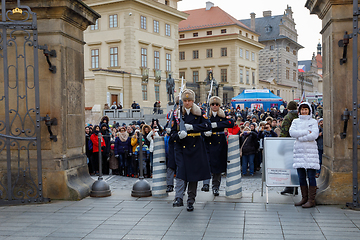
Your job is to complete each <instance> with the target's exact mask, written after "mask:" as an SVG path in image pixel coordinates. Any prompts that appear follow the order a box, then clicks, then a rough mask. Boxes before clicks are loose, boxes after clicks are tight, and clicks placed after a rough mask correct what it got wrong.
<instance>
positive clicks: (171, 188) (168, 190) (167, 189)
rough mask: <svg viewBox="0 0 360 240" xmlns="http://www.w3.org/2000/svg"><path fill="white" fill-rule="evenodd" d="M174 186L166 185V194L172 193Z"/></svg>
mask: <svg viewBox="0 0 360 240" xmlns="http://www.w3.org/2000/svg"><path fill="white" fill-rule="evenodd" d="M173 191H174V186H173V185H167V188H166V192H173Z"/></svg>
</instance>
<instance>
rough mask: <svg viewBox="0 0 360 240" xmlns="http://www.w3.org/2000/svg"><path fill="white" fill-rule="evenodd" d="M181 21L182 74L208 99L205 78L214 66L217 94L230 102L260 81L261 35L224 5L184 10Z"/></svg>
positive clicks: (188, 82) (200, 99)
mask: <svg viewBox="0 0 360 240" xmlns="http://www.w3.org/2000/svg"><path fill="white" fill-rule="evenodd" d="M185 13H187V14H189V17H188V18H187V20H184V21H182V22H180V24H179V52H180V53H179V59H180V61H179V75H180V77H181V76H183V77H184V78H185V79H186V85H187V87H189V88H191V89H193V90H194V91H195V93H196V96H197V98H196V102H202V103H203V102H205V101H206V96H207V93H208V91H209V86H206V82H205V79H206V78H207V76H208V71H209V70H210V69H212V71H213V76H214V78H215V79H216V81H217V82H218V84H219V86H218V88H217V90H216V94H217V95H218V96H220V97H221V98H223V102H224V103H229V102H230V101H231V98H232V97H234V96H237V95H238V94H239V93H241V92H242V91H243V90H244V89H249V88H250V89H252V88H256V87H257V86H258V84H259V51H260V50H261V49H262V48H263V45H262V44H261V43H259V41H258V38H259V34H258V33H257V32H255V31H253V30H251V29H250V28H249V27H247V26H245V25H244V24H243V23H241V22H240V21H238V20H236V19H235V18H233V17H232V16H230V15H229V14H227V13H226V12H225V11H223V10H222V9H221V8H219V7H216V6H214V4H213V3H211V2H207V3H206V8H201V9H195V10H189V11H185Z"/></svg>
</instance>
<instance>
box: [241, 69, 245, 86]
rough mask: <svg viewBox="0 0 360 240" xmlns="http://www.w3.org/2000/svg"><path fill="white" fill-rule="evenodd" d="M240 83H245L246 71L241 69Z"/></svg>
mask: <svg viewBox="0 0 360 240" xmlns="http://www.w3.org/2000/svg"><path fill="white" fill-rule="evenodd" d="M240 83H244V71H243V70H242V69H240Z"/></svg>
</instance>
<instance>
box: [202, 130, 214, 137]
mask: <svg viewBox="0 0 360 240" xmlns="http://www.w3.org/2000/svg"><path fill="white" fill-rule="evenodd" d="M204 134H205V136H206V137H211V134H212V131H207V132H204Z"/></svg>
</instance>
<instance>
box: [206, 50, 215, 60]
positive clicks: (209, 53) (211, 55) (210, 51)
mask: <svg viewBox="0 0 360 240" xmlns="http://www.w3.org/2000/svg"><path fill="white" fill-rule="evenodd" d="M206 57H207V58H212V57H213V50H212V49H206Z"/></svg>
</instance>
